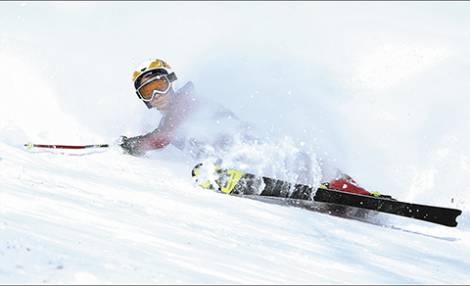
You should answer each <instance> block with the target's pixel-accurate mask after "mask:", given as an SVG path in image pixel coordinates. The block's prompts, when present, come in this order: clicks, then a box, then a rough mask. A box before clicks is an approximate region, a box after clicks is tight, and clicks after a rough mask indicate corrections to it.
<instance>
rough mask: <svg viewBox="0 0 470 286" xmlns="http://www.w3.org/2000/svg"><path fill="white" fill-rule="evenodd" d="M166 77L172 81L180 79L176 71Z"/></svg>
mask: <svg viewBox="0 0 470 286" xmlns="http://www.w3.org/2000/svg"><path fill="white" fill-rule="evenodd" d="M166 77H167V78H168V80H169V81H170V82H174V81H175V80H177V79H178V78H177V77H176V74H175V73H174V72H172V73H170V74H168V75H167V76H166Z"/></svg>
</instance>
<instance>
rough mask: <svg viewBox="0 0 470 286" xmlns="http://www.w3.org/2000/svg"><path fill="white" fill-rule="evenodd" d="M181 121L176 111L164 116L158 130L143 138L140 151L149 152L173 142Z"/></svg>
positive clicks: (181, 118)
mask: <svg viewBox="0 0 470 286" xmlns="http://www.w3.org/2000/svg"><path fill="white" fill-rule="evenodd" d="M182 120H183V117H182V116H181V115H179V113H177V110H173V112H170V113H168V114H165V115H164V116H163V118H162V119H161V121H160V124H159V126H158V128H157V129H155V130H154V131H152V132H150V133H148V134H145V135H144V136H143V138H142V142H141V143H140V144H141V146H140V149H141V150H142V151H149V150H155V149H161V148H164V147H166V146H167V145H168V144H170V143H171V141H172V140H173V136H174V134H175V132H176V130H177V128H178V126H179V125H180V123H181V122H182Z"/></svg>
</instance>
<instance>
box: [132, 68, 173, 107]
mask: <svg viewBox="0 0 470 286" xmlns="http://www.w3.org/2000/svg"><path fill="white" fill-rule="evenodd" d="M174 80H176V76H175V74H174V73H171V74H169V75H167V74H161V75H156V76H154V77H152V78H150V79H148V80H146V81H145V82H144V83H142V84H141V85H140V86H139V87H138V88H137V90H136V92H137V95H138V96H139V98H140V99H142V100H143V101H147V102H148V101H151V100H152V99H153V98H154V97H155V96H156V95H159V94H165V93H167V92H168V91H169V90H170V88H171V82H172V81H174Z"/></svg>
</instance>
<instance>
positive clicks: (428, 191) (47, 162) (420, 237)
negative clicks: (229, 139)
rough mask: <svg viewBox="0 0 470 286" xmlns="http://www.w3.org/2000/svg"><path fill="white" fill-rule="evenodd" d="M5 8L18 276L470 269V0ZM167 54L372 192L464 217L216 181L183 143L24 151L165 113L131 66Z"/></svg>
mask: <svg viewBox="0 0 470 286" xmlns="http://www.w3.org/2000/svg"><path fill="white" fill-rule="evenodd" d="M26 4H27V5H26ZM0 6H1V9H0V27H2V28H1V29H0V62H1V63H2V64H1V65H0V98H1V104H0V118H1V120H0V233H1V235H0V283H2V284H8V283H11V284H111V283H112V284H124V283H129V284H130V283H132V284H468V282H469V281H470V274H469V273H468V269H470V258H469V257H470V216H469V215H468V213H469V210H470V207H469V202H470V196H469V194H470V192H469V187H468V184H466V183H465V181H464V180H465V179H466V178H468V177H469V176H470V155H469V154H470V149H469V145H468V143H467V142H468V139H470V136H469V135H468V132H467V125H468V116H467V112H466V109H467V106H468V99H467V96H466V95H467V94H466V91H467V90H468V89H469V87H470V86H469V82H468V73H469V68H468V67H469V63H470V62H469V61H468V58H470V57H469V52H468V51H469V49H468V47H469V44H470V42H469V41H468V35H469V34H468V27H469V24H470V21H469V20H468V19H467V18H468V17H467V15H468V12H470V4H469V3H465V2H456V3H444V2H432V3H426V2H424V3H401V2H400V3H399V2H390V3H378V2H377V3H374V2H371V3H361V4H359V3H316V2H315V3H307V2H306V3H293V4H290V3H278V2H275V3H274V2H273V3H247V2H244V3H237V2H228V3H182V2H181V3H180V2H178V3H156V2H155V3H152V2H148V3H147V2H145V3H144V2H140V3H135V4H131V3H123V2H117V3H106V2H73V3H71V4H68V3H65V2H45V3H35V2H23V3H15V2H5V3H1V4H0ZM46 14H47V15H48V16H47V17H45V16H44V15H46ZM286 15H287V16H286ZM240 19H243V21H240ZM281 19H282V20H285V21H281ZM396 19H400V21H397V20H396ZM156 23H157V24H158V25H163V26H164V27H162V28H160V29H156V30H154V29H153V28H151V27H154V26H155V25H156ZM167 23H172V25H169V24H167ZM215 23H216V25H215ZM158 25H157V26H158ZM157 33H158V34H157ZM155 56H158V57H162V58H164V59H167V60H168V61H169V62H170V64H171V65H172V66H173V68H174V69H175V70H176V71H177V74H178V77H179V80H178V82H177V84H179V85H180V86H181V85H182V84H183V83H184V82H185V81H186V80H193V81H194V82H195V84H196V88H198V90H199V91H200V92H201V93H204V94H209V95H211V96H212V97H213V98H214V99H215V100H217V101H219V102H220V103H222V104H224V105H226V106H228V107H230V108H231V109H233V110H234V112H235V113H236V114H237V115H239V116H240V117H242V118H243V119H245V120H248V121H251V122H254V123H255V124H256V125H257V126H258V127H260V129H262V130H265V136H268V137H270V138H274V139H282V138H286V140H287V141H289V140H294V141H298V142H299V144H300V145H304V146H312V148H314V150H316V152H318V155H319V156H327V157H330V158H331V160H332V161H333V162H335V163H336V164H337V165H338V166H339V167H340V168H342V169H343V170H344V171H345V172H347V173H348V174H350V175H352V176H353V177H354V178H356V179H357V180H358V181H359V183H360V184H361V185H363V186H365V187H366V188H368V189H371V190H378V191H381V192H383V193H387V194H392V195H393V196H394V197H397V198H399V199H401V200H407V201H412V202H416V203H425V204H433V205H440V206H446V207H457V208H460V209H462V210H463V214H462V216H460V217H459V219H458V222H459V225H458V226H457V227H456V228H449V227H444V226H439V225H435V224H430V223H426V222H420V221H416V220H411V219H406V218H399V217H396V216H391V215H379V218H380V221H381V222H382V223H383V224H384V226H378V225H375V224H369V223H364V222H359V221H355V220H351V219H345V218H339V217H333V216H329V215H326V214H320V213H314V212H310V211H307V210H303V209H299V208H293V207H286V206H279V205H273V204H267V203H264V202H260V201H254V200H248V199H243V198H237V197H232V196H227V195H223V194H219V193H215V192H212V191H209V190H203V189H200V188H198V187H196V186H195V185H194V183H193V182H192V179H191V176H190V172H191V168H192V167H193V166H194V164H195V163H196V162H195V161H194V160H193V159H191V158H188V157H185V156H184V155H183V154H181V153H180V152H178V150H177V149H174V148H172V147H170V148H168V149H167V150H163V151H160V152H151V153H149V154H148V155H147V156H146V157H144V158H135V157H132V156H127V155H123V154H122V153H121V151H120V150H119V149H118V148H111V149H109V150H97V151H85V152H83V151H82V152H73V153H70V152H64V151H44V150H43V151H32V152H28V151H27V150H25V148H24V147H23V144H24V143H28V142H34V143H44V144H93V143H97V144H99V143H111V142H113V141H114V140H115V139H116V138H117V137H118V136H119V135H128V136H132V135H137V134H142V133H144V132H147V131H150V130H152V129H153V128H155V124H156V122H157V121H158V119H159V115H158V113H156V112H153V111H149V110H147V108H146V107H145V106H144V105H143V104H142V103H141V102H139V101H138V100H137V97H136V96H135V95H134V94H133V90H132V85H131V82H130V75H131V72H132V69H133V68H134V67H135V66H136V65H137V64H139V63H140V62H142V61H143V60H145V59H146V58H150V57H155ZM281 141H282V140H281ZM278 146H283V145H282V144H280V145H276V146H271V148H268V150H267V151H268V153H265V154H264V155H266V158H270V159H271V160H272V161H267V162H264V164H269V163H271V164H272V166H275V165H276V164H277V163H278V162H274V161H276V159H277V160H279V158H282V155H283V153H284V152H288V151H286V150H282V149H283V148H278ZM273 148H274V149H278V153H276V152H275V150H274V151H273ZM240 152H243V153H244V155H249V153H250V152H252V154H253V157H255V158H257V160H258V159H259V158H261V157H262V156H261V155H263V153H262V151H260V150H259V149H256V148H253V149H249V148H247V149H246V150H240Z"/></svg>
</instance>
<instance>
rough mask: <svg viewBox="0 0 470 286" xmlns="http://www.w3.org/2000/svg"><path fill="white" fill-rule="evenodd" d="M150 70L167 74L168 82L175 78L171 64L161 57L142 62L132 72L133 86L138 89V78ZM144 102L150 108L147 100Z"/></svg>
mask: <svg viewBox="0 0 470 286" xmlns="http://www.w3.org/2000/svg"><path fill="white" fill-rule="evenodd" d="M152 71H161V73H163V74H167V77H168V80H169V81H170V83H171V82H173V81H175V80H176V79H177V77H176V75H175V73H174V72H173V71H172V69H171V66H170V65H169V64H168V63H166V62H165V61H164V60H161V59H151V60H148V61H146V62H144V63H142V64H141V65H140V66H139V67H138V68H137V69H136V70H135V71H134V72H133V73H132V82H133V83H134V88H135V89H138V88H139V85H140V79H141V78H142V77H143V75H145V74H147V73H149V72H152ZM139 98H140V97H139ZM145 104H146V105H147V107H149V108H151V106H150V104H149V103H148V102H145Z"/></svg>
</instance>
